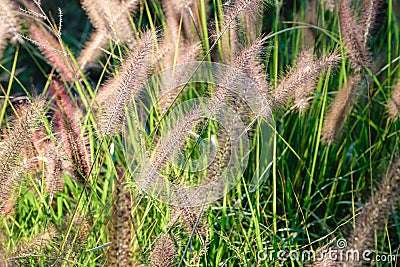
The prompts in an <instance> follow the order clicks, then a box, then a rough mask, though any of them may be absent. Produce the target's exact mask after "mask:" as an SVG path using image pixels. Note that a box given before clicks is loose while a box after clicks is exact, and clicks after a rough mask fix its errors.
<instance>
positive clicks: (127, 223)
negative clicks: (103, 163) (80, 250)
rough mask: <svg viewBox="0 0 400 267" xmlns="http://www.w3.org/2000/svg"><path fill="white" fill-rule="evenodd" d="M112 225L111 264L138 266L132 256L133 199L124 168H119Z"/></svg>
mask: <svg viewBox="0 0 400 267" xmlns="http://www.w3.org/2000/svg"><path fill="white" fill-rule="evenodd" d="M114 181H115V183H114V184H115V187H114V190H115V191H114V198H113V205H112V210H113V213H112V215H111V225H110V239H111V242H112V243H111V245H110V247H109V254H108V258H109V264H110V265H109V266H113V267H117V266H128V267H133V266H136V264H135V262H134V260H133V258H132V256H133V255H132V245H131V241H132V220H133V218H132V200H131V194H130V191H129V188H127V187H126V186H125V185H124V184H123V183H124V182H125V176H124V170H123V169H122V168H118V169H117V179H115V180H114Z"/></svg>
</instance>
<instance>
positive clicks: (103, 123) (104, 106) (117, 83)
mask: <svg viewBox="0 0 400 267" xmlns="http://www.w3.org/2000/svg"><path fill="white" fill-rule="evenodd" d="M155 38H156V37H155V36H154V33H152V32H151V31H147V32H145V33H144V34H143V35H142V37H141V39H140V41H139V42H138V46H137V48H136V49H135V51H134V52H133V53H131V54H130V55H129V56H128V58H127V59H126V60H124V62H123V63H122V67H121V70H120V72H119V75H118V77H116V78H114V79H113V80H112V81H110V82H108V83H107V84H106V85H104V86H103V87H102V88H101V91H100V93H99V94H98V95H97V97H96V100H97V103H98V104H99V105H100V108H101V110H100V114H99V121H98V127H99V131H100V134H101V135H103V136H108V135H113V134H115V133H116V132H118V130H119V129H120V127H121V125H122V123H123V119H124V117H125V115H124V112H125V105H126V103H127V102H129V101H130V100H131V98H132V97H134V96H136V95H137V94H138V93H139V92H140V90H141V88H142V85H143V83H144V82H145V81H146V80H147V78H148V75H149V73H150V72H151V70H152V67H153V66H152V65H151V60H152V52H153V47H154V41H155Z"/></svg>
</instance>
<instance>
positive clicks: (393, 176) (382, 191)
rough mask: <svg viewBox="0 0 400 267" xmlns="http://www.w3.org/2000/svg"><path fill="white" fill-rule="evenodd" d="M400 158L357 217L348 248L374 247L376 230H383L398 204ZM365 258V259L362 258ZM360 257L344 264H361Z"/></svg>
mask: <svg viewBox="0 0 400 267" xmlns="http://www.w3.org/2000/svg"><path fill="white" fill-rule="evenodd" d="M399 193H400V160H396V162H393V163H392V164H391V166H390V169H389V173H388V174H387V175H385V176H384V177H383V178H382V180H381V181H380V182H379V185H378V186H377V189H376V191H375V193H374V195H373V196H372V197H371V199H370V200H369V201H368V203H367V204H366V205H364V206H363V207H362V209H361V212H360V214H359V215H358V216H357V217H356V224H355V229H354V230H353V231H352V233H351V234H350V237H349V238H348V239H347V240H348V241H349V246H348V249H354V250H358V251H360V252H361V251H366V250H368V249H373V248H374V234H375V231H382V230H383V227H384V223H382V222H384V221H385V220H386V218H387V216H389V215H390V213H391V208H392V205H396V204H397V203H398V201H399V196H400V194H399ZM361 260H364V259H361ZM361 264H362V262H361V261H359V260H358V259H348V262H345V265H344V266H348V267H350V266H351V267H352V266H360V265H361Z"/></svg>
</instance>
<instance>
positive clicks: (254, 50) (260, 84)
mask: <svg viewBox="0 0 400 267" xmlns="http://www.w3.org/2000/svg"><path fill="white" fill-rule="evenodd" d="M264 42H265V39H264V38H257V39H256V40H255V41H254V42H253V43H252V44H251V45H248V46H246V47H244V48H243V49H242V51H241V52H240V53H239V54H238V55H237V56H236V58H235V60H234V61H233V67H234V68H238V69H240V70H241V71H242V72H243V73H244V74H245V75H247V76H248V77H249V78H250V79H251V80H252V81H254V82H255V84H256V86H257V90H258V92H257V93H258V94H259V95H260V96H261V97H263V98H264V99H266V98H268V97H269V96H268V95H269V90H270V89H269V83H268V81H267V74H265V73H264V71H263V69H264V65H263V64H262V61H261V58H260V57H261V53H262V49H263V45H264Z"/></svg>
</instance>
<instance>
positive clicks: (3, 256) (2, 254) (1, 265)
mask: <svg viewBox="0 0 400 267" xmlns="http://www.w3.org/2000/svg"><path fill="white" fill-rule="evenodd" d="M3 235H4V234H3V233H2V232H0V237H2V236H3ZM0 267H7V252H6V250H5V248H4V246H3V240H2V238H1V239H0Z"/></svg>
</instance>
